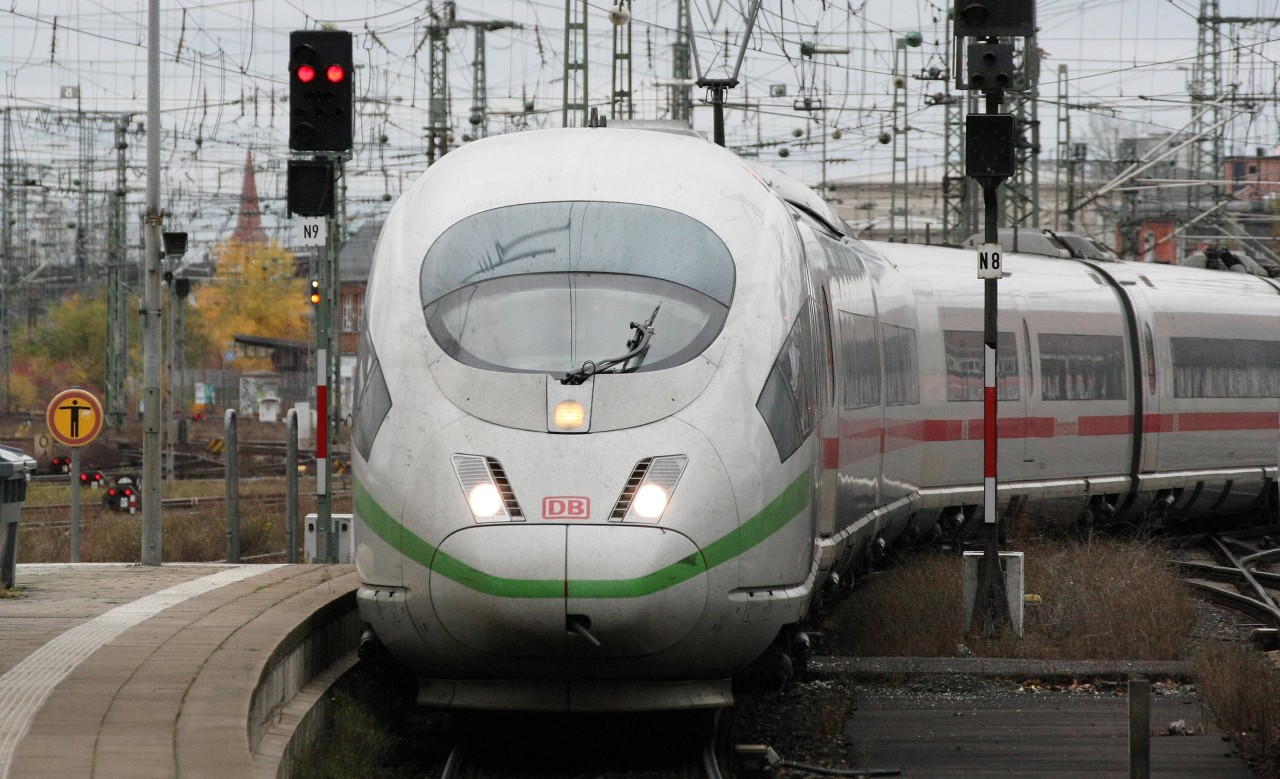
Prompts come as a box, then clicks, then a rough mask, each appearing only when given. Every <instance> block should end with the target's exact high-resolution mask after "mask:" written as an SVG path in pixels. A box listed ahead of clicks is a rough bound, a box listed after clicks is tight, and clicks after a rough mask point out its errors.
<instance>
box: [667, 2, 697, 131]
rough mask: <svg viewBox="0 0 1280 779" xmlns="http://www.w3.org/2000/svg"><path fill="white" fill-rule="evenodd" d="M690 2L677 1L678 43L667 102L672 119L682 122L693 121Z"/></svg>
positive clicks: (673, 54) (673, 57)
mask: <svg viewBox="0 0 1280 779" xmlns="http://www.w3.org/2000/svg"><path fill="white" fill-rule="evenodd" d="M692 42H693V29H692V27H690V19H689V0H676V42H675V43H674V44H672V46H671V81H672V84H671V86H670V87H668V88H667V89H668V90H669V91H668V93H667V101H668V103H669V106H668V107H669V109H670V111H671V118H672V119H674V120H677V121H682V122H692V119H693V86H692V83H693V65H692V60H691V57H690V54H689V47H690V46H692V45H693V43H692Z"/></svg>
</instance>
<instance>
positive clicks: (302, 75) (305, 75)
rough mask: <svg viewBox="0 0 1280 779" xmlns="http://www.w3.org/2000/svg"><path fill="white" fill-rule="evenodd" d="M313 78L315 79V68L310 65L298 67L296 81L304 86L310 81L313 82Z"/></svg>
mask: <svg viewBox="0 0 1280 779" xmlns="http://www.w3.org/2000/svg"><path fill="white" fill-rule="evenodd" d="M330 70H332V68H330ZM315 78H316V69H315V68H313V67H311V66H310V65H299V66H298V80H299V81H301V82H302V83H304V84H310V83H311V82H312V81H315Z"/></svg>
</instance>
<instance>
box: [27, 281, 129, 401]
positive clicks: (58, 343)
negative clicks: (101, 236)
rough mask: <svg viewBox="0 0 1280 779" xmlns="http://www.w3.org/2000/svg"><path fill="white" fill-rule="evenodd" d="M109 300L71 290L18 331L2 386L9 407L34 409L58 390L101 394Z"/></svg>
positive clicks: (102, 295) (104, 371) (98, 294)
mask: <svg viewBox="0 0 1280 779" xmlns="http://www.w3.org/2000/svg"><path fill="white" fill-rule="evenodd" d="M106 345H107V301H106V296H105V295H104V294H103V293H102V292H101V291H100V290H99V291H98V292H96V293H90V294H79V293H77V294H73V295H71V296H69V297H67V298H66V299H64V300H63V301H62V302H60V303H58V304H56V305H54V306H52V307H51V308H50V309H49V310H48V312H47V313H46V314H45V315H44V316H43V317H41V318H40V320H39V321H38V322H37V323H36V324H35V325H34V326H32V327H30V328H25V329H23V330H21V331H19V332H18V333H17V334H16V337H15V338H14V340H13V345H12V349H13V351H12V353H11V355H10V358H9V363H10V364H9V375H8V377H7V378H6V382H7V385H6V388H7V390H8V393H9V405H10V407H11V408H21V409H35V408H39V407H41V404H42V403H43V402H46V401H47V399H48V398H50V397H52V396H53V395H54V394H55V393H56V392H59V391H61V390H64V389H66V388H68V387H84V388H86V389H89V390H91V391H93V392H101V390H102V387H103V386H104V384H105V376H106V358H105V354H106Z"/></svg>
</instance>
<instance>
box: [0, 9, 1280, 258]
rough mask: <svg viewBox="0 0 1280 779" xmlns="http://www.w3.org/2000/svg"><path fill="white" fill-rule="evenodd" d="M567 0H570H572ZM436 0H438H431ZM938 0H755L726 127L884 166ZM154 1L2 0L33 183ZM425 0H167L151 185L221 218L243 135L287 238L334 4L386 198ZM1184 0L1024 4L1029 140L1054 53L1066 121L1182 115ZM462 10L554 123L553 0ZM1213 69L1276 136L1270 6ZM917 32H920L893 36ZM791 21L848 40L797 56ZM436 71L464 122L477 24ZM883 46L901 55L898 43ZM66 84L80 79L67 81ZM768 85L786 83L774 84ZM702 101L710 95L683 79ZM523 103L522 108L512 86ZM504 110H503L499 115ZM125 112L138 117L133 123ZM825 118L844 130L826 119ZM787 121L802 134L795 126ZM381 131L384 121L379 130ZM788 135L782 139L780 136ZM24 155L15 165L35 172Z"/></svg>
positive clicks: (356, 194) (839, 166)
mask: <svg viewBox="0 0 1280 779" xmlns="http://www.w3.org/2000/svg"><path fill="white" fill-rule="evenodd" d="M576 2H577V0H575V3H576ZM690 2H691V3H692V7H693V26H694V30H695V33H696V34H697V38H698V41H697V56H698V61H699V64H700V65H701V66H702V68H703V70H704V71H706V72H709V73H710V75H713V76H715V75H726V74H727V72H728V70H729V69H731V66H732V63H733V61H734V59H735V58H736V56H737V52H738V47H739V46H740V45H741V35H742V32H743V30H744V27H745V22H744V18H743V13H742V12H743V11H744V10H745V9H744V3H745V0H690ZM431 5H432V10H434V11H436V12H437V13H440V12H442V11H443V3H433V4H431ZM947 5H948V4H947V3H944V2H926V1H923V0H917V1H915V2H910V1H908V2H904V1H903V0H866V1H865V2H857V3H850V2H834V1H833V0H765V1H764V3H763V5H762V10H761V13H760V18H759V22H758V24H757V29H756V32H755V34H754V35H753V36H752V38H751V41H750V45H749V46H748V51H747V54H746V59H745V62H744V65H743V73H742V80H743V82H744V83H743V86H742V87H740V88H739V89H737V90H734V92H732V93H731V95H730V100H731V101H732V102H734V103H746V104H748V105H749V106H750V107H749V109H748V110H735V111H732V112H731V113H730V115H729V117H728V135H729V138H728V140H729V144H730V145H731V146H738V147H741V148H747V149H751V150H752V151H753V152H754V153H758V154H759V155H760V157H761V158H762V159H764V160H766V161H768V162H770V163H771V164H775V165H777V166H779V167H781V168H784V169H786V170H788V171H790V172H792V173H793V174H795V175H797V176H799V177H801V178H802V179H804V180H806V181H808V182H809V183H811V184H816V183H817V182H818V180H819V178H820V172H819V170H820V166H819V164H818V161H819V159H820V156H821V148H822V144H821V142H820V139H821V138H822V136H823V134H824V132H825V134H826V136H827V144H826V145H827V156H828V160H829V169H828V170H829V173H828V175H829V177H830V178H832V179H842V178H852V177H856V176H861V175H866V174H871V173H875V172H880V171H886V170H888V169H889V168H890V166H891V153H890V147H889V146H885V145H881V144H879V143H877V141H876V138H877V136H878V135H879V134H880V133H881V132H883V131H886V130H892V129H893V120H892V114H891V108H892V100H893V98H892V75H893V71H894V67H895V64H896V66H897V67H898V69H899V71H900V72H905V73H906V74H908V75H914V74H919V73H920V72H921V71H924V70H926V69H927V68H929V67H930V66H936V67H938V68H940V69H943V70H945V69H946V68H947V67H948V65H949V63H948V62H947V60H946V57H945V47H946V44H947V40H946V32H945V30H946V28H945V26H944V22H945V14H946V8H947ZM1220 6H1221V7H1220V10H1221V13H1222V14H1223V15H1224V16H1240V17H1251V18H1252V17H1275V16H1280V7H1277V6H1280V2H1277V1H1276V0H1271V1H1269V2H1261V1H1260V0H1254V1H1253V2H1236V1H1235V0H1221V2H1220ZM146 7H147V4H146V2H133V3H122V2H119V0H9V3H8V7H7V8H3V9H0V62H2V63H3V71H4V92H5V104H6V105H7V106H8V107H10V108H11V109H14V110H12V111H11V113H10V116H11V119H10V122H11V124H10V132H11V141H10V143H11V149H12V154H11V158H12V159H15V160H18V161H22V162H27V163H30V164H32V165H39V166H40V167H37V168H32V169H30V171H34V174H35V176H36V178H38V179H39V180H40V182H41V183H42V184H43V186H44V187H45V191H46V192H47V193H48V194H47V195H46V197H47V198H57V197H58V190H59V189H63V190H67V189H73V188H74V183H73V182H74V180H76V179H78V178H79V173H78V170H79V165H78V162H77V158H78V156H79V152H80V150H81V146H82V141H81V138H80V135H79V133H78V130H77V129H75V125H74V116H69V115H67V114H63V113H49V114H46V115H44V116H43V117H41V116H40V115H39V114H38V113H37V109H53V110H54V111H56V112H65V111H74V110H76V109H80V110H83V111H86V112H101V113H104V114H121V113H129V114H134V115H135V116H134V120H135V121H140V120H141V119H143V117H144V114H145V111H146V59H147V52H146V49H145V42H146V26H147V25H146V22H147V19H146ZM427 8H428V4H427V3H423V2H408V1H407V0H320V1H319V2H316V1H315V0H213V1H212V2H206V3H199V2H186V3H177V2H172V1H171V0H162V2H161V9H162V12H161V17H162V18H161V30H162V32H161V39H162V54H163V67H162V73H163V86H162V91H163V94H164V99H163V108H164V119H163V131H164V136H163V137H164V148H165V152H164V157H165V164H166V171H165V177H164V181H165V192H164V198H165V202H166V204H167V206H168V207H169V208H170V209H171V210H172V211H173V212H174V213H175V221H179V220H181V221H185V222H188V223H190V224H192V225H196V227H193V228H192V230H193V232H195V233H196V238H195V240H196V241H197V243H199V242H200V241H204V242H208V241H212V240H215V239H217V238H219V237H225V235H226V233H227V232H229V230H230V229H231V227H233V226H234V225H233V224H232V219H233V217H232V212H233V211H234V209H235V202H234V201H235V197H236V195H237V194H238V192H239V188H240V180H241V170H242V166H243V161H244V155H245V152H246V150H247V149H249V148H252V149H253V151H254V154H255V156H256V158H257V162H258V165H259V169H260V172H259V182H258V185H259V191H260V193H262V195H263V196H264V199H265V200H267V202H268V203H269V204H270V206H271V209H270V210H269V212H268V218H267V220H266V222H267V227H268V229H269V230H272V231H273V234H274V235H275V236H276V237H278V238H280V239H281V240H282V241H283V240H285V239H286V232H285V229H284V226H283V222H282V220H278V219H276V218H275V217H274V216H272V214H278V213H280V212H281V211H282V210H283V203H282V201H278V200H276V198H281V197H282V196H283V175H282V172H283V168H284V161H285V160H287V159H288V156H289V152H288V149H287V127H288V123H287V114H286V108H287V104H285V103H283V102H282V98H284V97H285V96H286V95H287V82H286V76H287V63H288V33H289V31H290V30H294V29H303V28H314V27H316V26H318V25H320V24H321V23H326V22H329V23H333V24H334V25H335V26H337V27H339V28H341V29H347V30H350V31H352V32H353V33H354V35H355V46H356V57H355V59H356V63H357V73H356V90H357V93H358V95H359V97H360V98H361V99H362V103H361V111H360V115H359V118H358V120H357V135H358V141H357V144H358V147H357V150H356V156H355V159H354V160H353V162H352V163H351V164H349V167H348V173H349V176H350V193H351V195H352V197H353V201H352V203H351V207H350V214H351V215H352V217H353V219H354V221H355V222H356V223H358V222H359V221H361V220H363V219H365V218H368V217H373V216H377V215H378V214H381V213H385V211H386V209H387V208H388V207H389V205H390V203H389V202H387V201H386V200H384V196H391V197H394V196H395V195H397V194H398V193H399V192H400V191H401V190H402V189H403V188H404V187H405V186H406V185H407V183H408V182H409V181H411V180H412V179H413V178H414V177H416V176H417V175H418V174H420V173H421V171H422V169H423V168H424V166H425V163H426V155H425V142H424V140H423V127H424V126H425V125H426V123H427V114H426V108H427V99H426V98H427V77H426V71H427V56H426V55H427V47H426V46H424V45H421V44H422V41H423V36H424V33H425V30H426V27H427V25H429V24H430V23H431V17H430V16H428V14H427ZM607 10H608V9H607V6H606V5H605V4H604V3H601V2H593V3H591V4H590V6H589V14H588V54H589V61H590V67H589V86H590V100H591V103H592V104H593V105H600V106H602V107H604V106H607V103H608V92H609V90H610V87H611V82H610V65H611V59H612V45H613V43H612V41H613V28H612V26H611V25H610V23H609V21H608V18H607ZM1199 13H1200V8H1199V4H1198V3H1195V2H1190V0H1070V1H1068V0H1048V1H1045V2H1041V3H1040V4H1039V9H1038V22H1039V26H1040V28H1041V32H1040V36H1039V39H1038V40H1039V46H1040V48H1041V49H1042V50H1043V51H1044V53H1045V59H1044V61H1043V64H1042V76H1041V97H1042V103H1041V106H1040V119H1041V123H1042V129H1041V143H1042V146H1043V147H1044V149H1045V155H1046V156H1052V154H1053V151H1054V145H1055V138H1056V132H1057V126H1058V123H1057V121H1056V120H1057V110H1058V108H1057V102H1058V100H1057V94H1058V84H1057V79H1058V72H1059V71H1058V69H1059V66H1060V65H1066V67H1067V72H1068V77H1069V82H1068V83H1069V101H1070V102H1071V103H1072V104H1074V105H1076V106H1078V107H1077V108H1075V109H1074V110H1073V111H1072V114H1071V117H1072V118H1071V121H1072V135H1073V138H1074V139H1076V140H1081V139H1084V138H1085V137H1086V136H1088V135H1089V133H1090V132H1094V131H1096V130H1097V128H1098V127H1100V126H1106V125H1108V124H1116V123H1117V122H1123V123H1124V127H1125V128H1126V131H1128V132H1133V133H1145V132H1161V131H1169V130H1176V129H1178V128H1180V127H1181V126H1182V125H1183V124H1185V123H1186V121H1187V120H1188V118H1189V117H1190V113H1191V112H1190V108H1189V104H1188V97H1187V94H1188V90H1187V81H1188V78H1189V75H1190V68H1191V67H1192V66H1193V64H1194V60H1195V54H1196V45H1197V34H1198V31H1197V26H1196V23H1195V17H1196V16H1197V15H1198V14H1199ZM675 14H676V12H675V0H659V1H657V2H650V1H649V0H634V2H633V6H632V16H633V24H632V27H631V30H632V42H631V50H632V70H633V76H632V78H633V88H634V93H635V95H634V105H635V111H636V116H637V117H638V118H662V117H664V116H666V114H667V111H668V108H669V106H668V102H667V90H666V88H665V87H663V86H661V85H660V80H662V79H667V78H669V77H670V75H671V69H672V68H671V55H670V51H671V46H672V44H673V42H674V32H673V29H674V27H675V25H676V19H675ZM456 18H457V19H458V20H463V21H484V20H504V21H511V22H514V23H516V24H519V25H520V27H518V28H510V29H502V30H495V31H491V32H489V33H488V46H487V56H486V60H487V64H488V67H487V96H488V104H489V110H490V112H491V115H490V117H489V124H488V127H489V131H490V132H491V133H497V132H506V131H512V130H514V129H516V128H517V127H518V126H527V127H556V126H560V124H561V110H560V109H561V90H562V82H561V80H560V79H561V74H562V72H563V62H564V48H565V47H564V27H565V6H564V4H563V3H562V2H559V1H558V0H534V1H533V2H515V1H514V0H462V1H461V2H459V3H458V5H457V11H456ZM1220 29H1221V31H1222V33H1223V36H1222V38H1221V39H1220V41H1221V43H1220V45H1221V47H1222V49H1223V52H1224V57H1223V81H1224V82H1226V83H1230V84H1235V85H1236V89H1237V90H1238V91H1239V92H1241V93H1248V94H1255V95H1259V96H1261V97H1264V98H1272V99H1271V100H1267V101H1265V102H1261V103H1259V105H1258V106H1257V108H1256V110H1254V111H1252V112H1247V113H1244V114H1242V115H1241V117H1240V119H1239V120H1238V121H1236V122H1234V123H1233V124H1232V125H1231V127H1230V131H1229V134H1228V139H1229V143H1230V146H1231V150H1248V151H1252V150H1253V149H1254V148H1255V147H1258V146H1263V147H1267V148H1268V149H1270V148H1273V147H1275V146H1276V125H1277V122H1276V113H1277V103H1276V102H1275V101H1274V97H1275V91H1276V83H1277V80H1278V76H1280V66H1278V65H1277V62H1278V61H1280V47H1278V46H1277V45H1276V43H1275V41H1276V39H1277V37H1278V36H1280V27H1277V26H1276V25H1272V24H1262V23H1260V24H1250V25H1224V26H1222V27H1221V28H1220ZM911 31H918V32H920V33H921V35H922V38H923V44H922V45H921V46H920V47H919V48H907V49H899V48H898V47H897V46H896V45H895V42H896V41H897V40H898V39H900V38H902V37H903V36H904V35H905V34H906V33H908V32H911ZM802 41H816V42H818V43H820V44H823V45H825V46H829V47H833V48H836V49H848V52H847V53H836V54H826V55H820V56H818V57H816V58H805V57H802V56H801V54H800V44H801V42H802ZM449 49H450V51H449V74H450V78H449V80H450V89H451V97H452V112H451V113H452V125H453V127H454V128H455V137H456V138H458V139H459V140H461V138H462V136H463V135H464V134H470V133H472V132H473V128H472V127H471V125H470V124H469V123H468V121H467V119H468V115H469V113H470V106H471V93H472V83H473V82H472V74H471V64H472V61H473V59H474V56H475V55H474V47H473V42H472V32H471V30H470V29H456V30H454V31H453V32H451V33H450V34H449ZM895 55H896V56H897V57H898V59H899V60H900V61H898V62H897V63H895ZM64 87H76V88H78V94H79V97H78V99H76V98H70V97H63V96H62V95H63V88H64ZM771 89H772V90H775V91H776V92H783V91H785V96H777V97H773V96H771V94H773V93H771ZM945 89H946V85H945V84H943V83H942V82H938V81H926V80H918V79H914V78H913V79H909V89H908V98H907V107H906V108H907V114H908V116H907V118H906V121H907V122H908V123H909V124H908V126H909V127H910V128H911V129H910V131H909V132H908V137H909V139H910V140H909V143H910V147H911V152H910V153H911V160H912V164H913V165H920V166H926V165H933V164H937V163H939V162H941V157H940V154H941V149H942V121H943V110H942V109H941V108H939V107H936V106H931V105H929V103H930V102H931V100H930V97H929V96H930V95H933V94H934V93H937V92H942V91H945ZM801 96H808V97H820V98H821V99H822V101H823V104H824V105H825V106H826V108H827V111H826V114H825V125H824V124H823V122H822V120H823V117H822V115H821V114H815V115H813V116H811V115H809V114H807V113H804V112H798V111H795V110H794V109H793V104H794V102H795V101H796V99H797V98H798V97H801ZM694 97H695V101H700V100H701V98H702V97H703V95H702V90H697V89H695V91H694ZM528 100H532V101H533V104H534V112H533V113H531V114H527V115H520V113H519V112H521V109H522V107H523V105H524V104H525V102H526V101H528ZM513 113H514V114H516V115H514V116H513ZM694 116H695V125H696V126H697V127H698V128H699V129H702V130H704V131H707V132H709V131H710V126H711V115H710V111H709V109H707V108H705V107H702V106H701V104H700V103H698V107H697V108H695V111H694ZM134 129H136V125H135V127H134ZM837 131H838V134H839V138H838V139H837V138H834V137H833V133H836V132H837ZM797 134H798V137H797ZM384 138H385V142H383V139H384ZM110 143H111V140H110V133H109V125H108V124H107V123H106V122H105V120H104V123H103V124H101V126H100V131H99V132H97V133H91V134H90V137H89V143H88V145H89V151H90V152H91V153H92V158H93V163H92V165H91V168H92V170H91V171H90V172H89V174H88V178H89V180H91V181H92V182H94V185H95V186H101V187H103V188H105V187H106V186H108V184H109V183H110V182H112V181H113V180H114V179H113V176H114V173H113V171H114V167H113V166H114V164H115V154H114V151H113V150H112V149H111V148H110ZM784 146H785V147H786V150H787V152H788V155H787V156H786V157H782V156H780V155H779V150H780V149H781V148H782V147H784ZM144 149H145V144H144V143H143V142H142V138H141V137H135V138H134V139H133V140H132V141H131V145H130V150H129V166H130V172H129V180H130V186H131V187H136V192H135V193H133V194H131V195H130V198H131V203H132V202H135V201H136V202H141V197H142V195H141V190H142V187H143V186H144V178H143V177H142V166H143V165H144V163H145V153H144ZM30 171H29V172H30Z"/></svg>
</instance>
